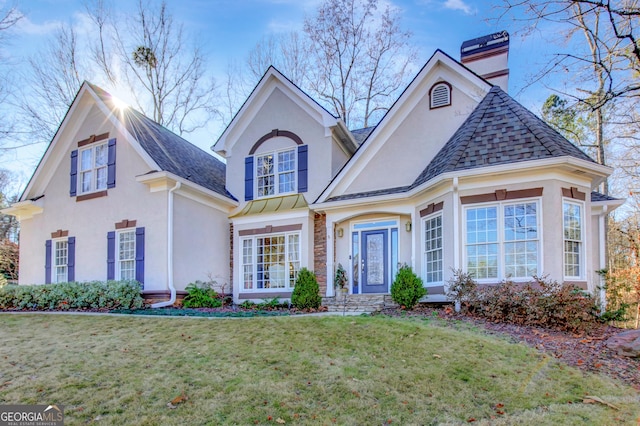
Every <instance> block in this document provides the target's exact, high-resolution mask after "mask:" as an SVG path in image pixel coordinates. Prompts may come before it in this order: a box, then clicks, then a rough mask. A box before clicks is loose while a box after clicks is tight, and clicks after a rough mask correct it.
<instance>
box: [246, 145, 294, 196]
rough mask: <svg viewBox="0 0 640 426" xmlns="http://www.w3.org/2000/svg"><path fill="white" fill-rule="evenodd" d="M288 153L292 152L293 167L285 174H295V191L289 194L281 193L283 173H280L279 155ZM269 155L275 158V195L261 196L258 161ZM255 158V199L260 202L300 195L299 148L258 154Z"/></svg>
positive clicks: (288, 192)
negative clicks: (283, 196)
mask: <svg viewBox="0 0 640 426" xmlns="http://www.w3.org/2000/svg"><path fill="white" fill-rule="evenodd" d="M287 151H291V152H292V153H293V167H292V168H291V170H290V171H287V172H283V173H289V172H291V173H293V176H294V182H293V189H292V190H291V191H287V192H280V174H283V173H281V172H278V155H279V154H280V153H283V152H287ZM268 155H272V156H273V194H269V195H260V188H259V178H260V177H259V176H258V159H259V158H260V157H265V156H268ZM253 158H254V160H253V163H254V164H253V190H254V194H255V197H254V199H256V200H258V199H264V198H271V197H279V196H282V195H290V194H296V193H298V183H299V176H298V147H297V146H293V147H287V148H282V149H278V150H274V151H265V152H260V153H256V154H254V155H253Z"/></svg>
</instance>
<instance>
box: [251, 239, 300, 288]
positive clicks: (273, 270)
mask: <svg viewBox="0 0 640 426" xmlns="http://www.w3.org/2000/svg"><path fill="white" fill-rule="evenodd" d="M241 247H242V270H241V274H242V277H241V281H242V283H243V284H242V286H243V287H242V288H243V290H246V291H252V290H257V291H265V290H290V289H293V287H294V286H295V282H296V278H297V277H298V271H300V233H299V232H295V233H285V234H269V235H260V236H254V237H248V238H243V239H242V240H241Z"/></svg>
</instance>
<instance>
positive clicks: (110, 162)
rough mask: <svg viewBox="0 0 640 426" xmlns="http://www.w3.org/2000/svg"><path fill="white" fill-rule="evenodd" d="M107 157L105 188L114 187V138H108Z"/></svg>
mask: <svg viewBox="0 0 640 426" xmlns="http://www.w3.org/2000/svg"><path fill="white" fill-rule="evenodd" d="M108 147H109V152H108V159H107V188H115V187H116V140H115V139H109V145H108Z"/></svg>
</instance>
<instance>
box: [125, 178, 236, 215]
mask: <svg viewBox="0 0 640 426" xmlns="http://www.w3.org/2000/svg"><path fill="white" fill-rule="evenodd" d="M136 181H137V182H140V183H144V184H146V185H148V186H149V189H150V191H152V192H156V191H162V190H166V189H169V187H172V186H174V185H175V184H176V183H178V182H179V183H180V185H184V186H185V187H187V188H190V189H192V190H193V191H195V192H197V193H199V194H201V195H204V196H206V197H209V198H213V199H215V200H216V201H217V202H219V203H222V204H223V205H225V206H226V207H229V208H236V207H237V206H238V202H237V201H235V200H232V199H230V198H229V197H226V196H224V195H221V194H219V193H217V192H215V191H212V190H211V189H208V188H205V187H203V186H201V185H198V184H197V183H195V182H192V181H190V180H187V179H185V178H183V177H180V176H178V175H176V174H173V173H171V172H167V171H158V172H151V173H146V174H144V175H139V176H136Z"/></svg>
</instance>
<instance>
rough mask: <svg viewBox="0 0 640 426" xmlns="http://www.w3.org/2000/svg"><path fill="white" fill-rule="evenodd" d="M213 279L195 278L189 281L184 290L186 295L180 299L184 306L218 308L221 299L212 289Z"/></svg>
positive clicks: (220, 304)
mask: <svg viewBox="0 0 640 426" xmlns="http://www.w3.org/2000/svg"><path fill="white" fill-rule="evenodd" d="M214 285H215V281H207V282H202V281H200V280H197V281H195V282H193V283H190V284H189V285H188V286H187V287H186V288H185V290H186V291H187V295H186V296H185V297H184V300H183V301H182V306H184V307H185V308H219V307H220V306H222V300H220V299H219V298H218V293H216V291H215V290H214V289H213V286H214Z"/></svg>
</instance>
